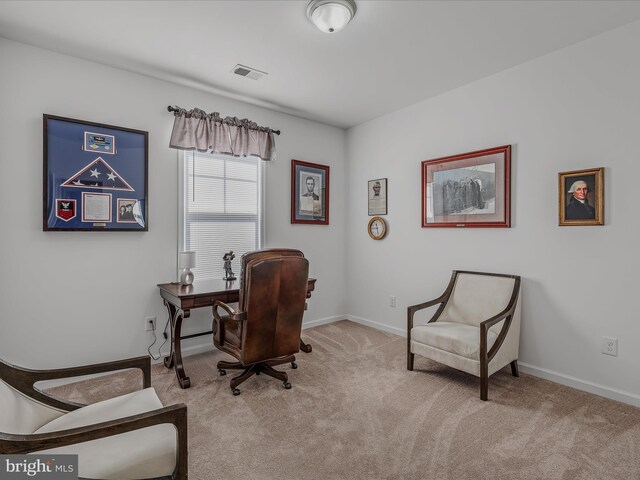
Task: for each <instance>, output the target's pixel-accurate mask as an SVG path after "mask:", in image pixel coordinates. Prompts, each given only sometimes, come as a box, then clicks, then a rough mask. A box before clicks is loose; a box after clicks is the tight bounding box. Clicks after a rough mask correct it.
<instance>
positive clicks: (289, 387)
mask: <svg viewBox="0 0 640 480" xmlns="http://www.w3.org/2000/svg"><path fill="white" fill-rule="evenodd" d="M283 385H284V388H285V389H287V390H291V384H290V383H289V382H284V383H283Z"/></svg>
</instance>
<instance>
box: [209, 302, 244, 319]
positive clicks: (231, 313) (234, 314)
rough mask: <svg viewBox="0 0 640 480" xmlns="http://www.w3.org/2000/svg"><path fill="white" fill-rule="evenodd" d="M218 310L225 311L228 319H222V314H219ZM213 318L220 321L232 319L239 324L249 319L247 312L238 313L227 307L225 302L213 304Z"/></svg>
mask: <svg viewBox="0 0 640 480" xmlns="http://www.w3.org/2000/svg"><path fill="white" fill-rule="evenodd" d="M218 308H221V309H223V310H224V311H225V312H227V314H228V315H227V317H224V318H223V317H221V316H220V314H219V313H218V310H217V309H218ZM213 316H214V317H215V319H216V320H218V321H220V320H225V319H227V318H228V319H231V320H235V321H237V322H242V321H244V320H246V319H247V312H240V313H238V312H237V311H236V310H234V309H233V307H231V306H229V305H227V304H226V303H224V302H221V301H220V300H216V301H215V302H214V304H213Z"/></svg>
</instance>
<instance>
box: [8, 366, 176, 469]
mask: <svg viewBox="0 0 640 480" xmlns="http://www.w3.org/2000/svg"><path fill="white" fill-rule="evenodd" d="M130 368H137V369H140V370H142V372H143V379H144V381H143V386H144V389H143V390H139V391H136V392H133V393H130V394H127V395H122V396H119V397H115V398H110V399H108V400H104V401H102V402H97V403H93V404H91V405H87V406H82V405H79V404H76V403H72V402H67V401H64V400H60V399H57V398H54V397H51V396H49V395H47V394H46V393H44V392H42V391H41V390H39V389H38V388H36V387H35V385H34V384H35V383H36V382H40V381H44V380H53V379H60V378H71V377H76V376H82V375H92V374H96V373H102V372H112V371H116V370H124V369H130ZM0 379H1V380H0V405H2V409H0V453H2V454H25V453H34V452H35V453H38V454H50V455H58V454H77V455H78V467H79V472H78V475H79V476H80V477H81V478H92V479H99V478H102V479H112V478H118V479H123V480H126V479H130V480H133V479H143V478H148V479H154V480H158V479H160V478H163V479H176V480H177V479H180V480H186V478H187V407H186V406H185V405H184V404H179V405H172V406H170V407H163V406H162V403H161V402H160V400H159V399H158V397H157V395H156V393H155V390H154V389H153V388H150V385H151V363H150V360H149V357H138V358H132V359H129V360H121V361H117V362H110V363H103V364H98V365H90V366H85V367H77V368H63V369H58V370H28V369H24V368H19V367H15V366H13V365H10V364H8V363H5V362H2V361H0Z"/></svg>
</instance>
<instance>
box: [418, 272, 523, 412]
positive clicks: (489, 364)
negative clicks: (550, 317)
mask: <svg viewBox="0 0 640 480" xmlns="http://www.w3.org/2000/svg"><path fill="white" fill-rule="evenodd" d="M519 293H520V277H518V276H516V275H501V274H497V273H480V272H463V271H454V272H453V274H452V275H451V281H450V282H449V286H448V287H447V289H446V291H445V292H444V293H443V294H442V295H441V296H440V297H438V298H436V299H435V300H431V301H429V302H425V303H422V304H419V305H413V306H411V307H409V308H408V309H407V370H413V361H414V355H416V354H417V355H420V356H423V357H426V358H430V359H431V360H435V361H436V362H439V363H443V364H445V365H448V366H450V367H453V368H456V369H458V370H462V371H463V372H467V373H470V374H472V375H475V376H476V377H480V398H481V399H482V400H486V399H487V394H488V389H489V376H490V375H492V374H493V373H495V372H497V371H498V370H500V369H501V368H503V367H504V366H506V365H507V364H511V373H512V375H513V376H514V377H517V376H519V374H518V347H519V343H520V302H519V301H518V300H519ZM435 305H439V307H438V309H437V310H436V312H435V314H434V315H433V317H432V318H431V320H429V322H428V323H427V324H426V325H417V326H414V325H413V317H414V315H415V313H416V312H417V311H419V310H422V309H424V308H428V307H432V306H435Z"/></svg>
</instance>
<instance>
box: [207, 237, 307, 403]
mask: <svg viewBox="0 0 640 480" xmlns="http://www.w3.org/2000/svg"><path fill="white" fill-rule="evenodd" d="M308 276H309V262H308V261H307V259H306V258H304V255H303V254H302V252H300V251H299V250H292V249H268V250H259V251H257V252H250V253H247V254H245V255H243V256H242V262H241V271H240V292H239V293H240V295H239V296H240V299H239V302H238V310H239V311H238V312H236V311H235V310H234V309H233V308H231V307H230V306H229V305H227V304H226V303H224V302H220V301H216V302H215V304H214V306H213V317H214V321H213V343H214V345H215V346H216V347H217V348H218V349H220V350H222V351H224V352H226V353H228V354H230V355H232V356H234V357H235V358H236V359H238V361H237V362H226V361H220V362H218V370H219V372H220V374H221V375H225V374H226V369H230V370H244V371H243V372H242V374H240V375H238V376H237V377H234V378H232V379H231V381H230V387H231V391H232V392H233V394H234V395H239V394H240V390H238V388H237V387H238V385H240V384H241V383H242V382H244V381H245V380H247V379H248V378H250V377H251V376H252V375H259V374H260V373H264V374H266V375H269V376H271V377H274V378H276V379H278V380H282V382H283V384H284V387H285V388H287V389H289V388H291V384H290V383H289V382H288V376H287V374H286V373H285V372H280V371H277V370H275V369H274V368H273V366H274V365H281V364H283V363H288V362H291V366H292V367H293V368H297V365H296V363H295V355H294V354H295V353H297V352H298V351H299V350H300V331H301V329H302V316H303V314H304V310H305V307H306V305H305V299H306V296H307V279H308ZM218 309H222V310H224V311H225V312H226V315H223V316H221V315H220V313H219V311H218Z"/></svg>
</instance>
